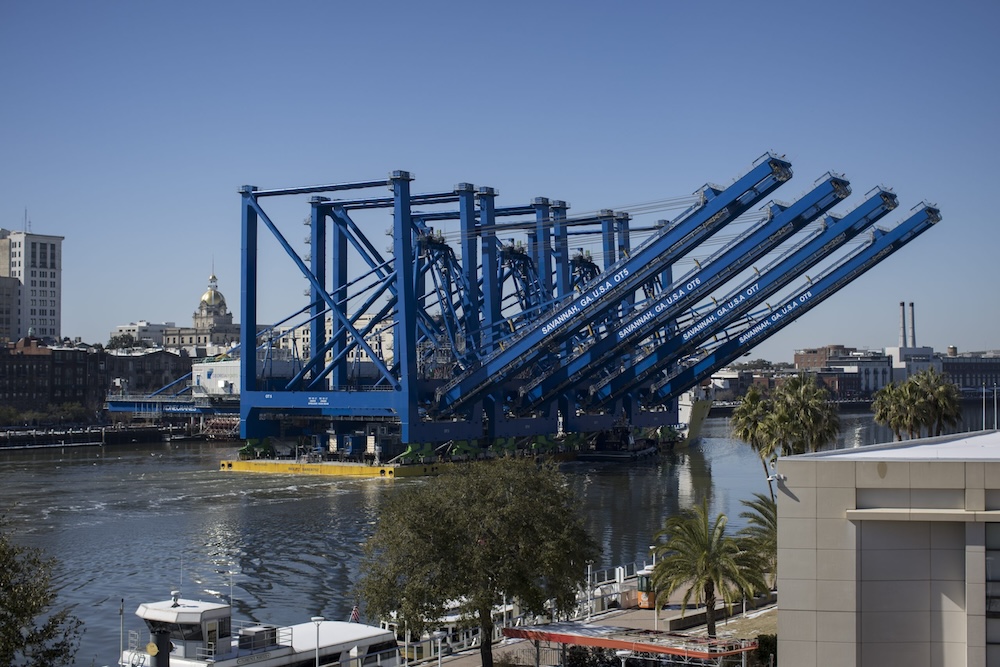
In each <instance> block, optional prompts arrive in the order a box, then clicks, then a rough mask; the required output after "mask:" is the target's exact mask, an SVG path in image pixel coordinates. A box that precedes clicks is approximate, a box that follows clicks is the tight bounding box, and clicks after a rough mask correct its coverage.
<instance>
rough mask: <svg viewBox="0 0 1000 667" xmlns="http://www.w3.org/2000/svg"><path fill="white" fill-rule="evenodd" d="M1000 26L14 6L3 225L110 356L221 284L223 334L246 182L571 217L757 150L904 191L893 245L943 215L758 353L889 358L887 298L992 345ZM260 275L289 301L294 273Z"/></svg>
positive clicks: (191, 6)
mask: <svg viewBox="0 0 1000 667" xmlns="http://www.w3.org/2000/svg"><path fill="white" fill-rule="evenodd" d="M997 25H1000V4H998V3H996V2H987V1H978V2H969V1H964V0H958V1H955V2H950V3H942V2H925V1H923V0H916V1H913V2H864V1H855V0H847V1H844V2H838V3H803V2H792V1H775V2H765V3H748V2H737V1H733V2H728V1H721V2H712V3H695V2H672V1H662V2H642V3H628V2H625V3H610V2H573V3H570V2H544V3H540V2H517V1H513V2H502V3H471V2H379V3H358V2H355V3H347V2H297V1H294V0H293V1H290V2H282V3H274V2H253V1H249V2H248V1H241V2H235V1H218V2H190V1H175V2H169V3H166V2H163V3H147V2H132V1H129V2H124V1H119V2H110V1H109V2H68V1H67V2H15V1H13V0H6V1H5V2H0V85H2V88H0V100H2V103H0V156H2V159H0V226H3V227H6V228H8V229H21V228H22V227H23V224H24V210H25V208H27V210H28V216H29V218H30V221H31V228H32V231H34V232H36V233H44V234H58V235H63V236H65V237H66V240H65V241H64V244H63V248H64V255H65V260H64V277H63V280H64V294H63V334H64V335H69V336H81V337H83V339H84V340H86V341H89V342H98V341H102V342H103V341H106V340H107V338H108V334H109V331H110V330H111V329H112V328H113V327H114V326H116V325H118V324H125V323H128V322H130V321H136V320H138V319H147V320H150V321H154V322H163V321H174V322H176V323H177V324H183V325H187V324H189V323H190V322H191V319H190V318H191V314H192V312H193V311H194V310H195V308H196V307H197V304H198V299H199V297H200V295H201V293H202V292H203V291H204V289H205V285H206V281H207V277H208V275H209V273H210V272H211V271H212V266H213V263H214V267H215V272H216V273H217V274H218V277H219V286H220V289H221V290H222V292H223V293H224V294H225V295H226V296H227V298H228V301H229V303H230V306H231V307H232V308H234V309H236V310H237V313H236V315H237V319H239V312H238V306H239V293H240V284H239V281H240V276H239V266H240V241H239V237H240V219H239V214H240V210H239V198H238V194H237V190H238V188H239V186H240V185H242V184H254V185H257V186H260V187H265V188H267V187H276V186H287V185H305V184H316V183H329V182H338V181H350V180H367V179H373V178H381V177H384V176H385V175H386V174H387V173H388V172H389V171H391V170H393V169H407V170H410V171H412V172H413V173H414V175H415V177H416V180H415V182H414V185H413V187H414V190H415V191H417V192H428V191H440V190H448V189H450V188H451V187H452V186H453V185H454V184H455V183H458V182H463V181H466V182H471V183H474V184H476V185H477V186H478V185H489V186H493V187H496V188H498V189H499V191H500V195H501V196H500V199H499V200H498V203H499V204H501V205H514V204H522V203H526V202H527V201H529V200H530V198H532V197H536V196H547V197H552V198H557V199H565V200H567V201H569V202H570V204H571V205H572V209H571V212H582V211H591V210H596V209H600V208H622V207H624V206H627V205H630V204H635V203H637V202H646V201H651V200H658V199H663V198H667V197H674V196H680V195H686V194H689V193H691V192H693V191H695V190H696V189H698V188H699V187H700V186H702V185H703V184H704V183H706V182H715V183H722V184H726V183H728V182H730V181H731V180H732V179H734V178H736V177H737V176H739V175H741V174H742V173H743V172H744V171H745V170H746V169H747V168H748V167H749V166H750V164H751V163H752V162H753V161H754V160H755V159H756V158H757V157H758V156H760V155H761V154H763V153H764V152H766V151H769V150H773V151H775V152H778V153H780V154H784V155H785V156H786V157H787V158H788V159H789V160H790V161H791V162H792V164H793V168H794V171H795V178H794V179H793V180H792V181H791V182H790V183H788V184H786V185H785V186H784V187H782V188H781V189H780V190H779V191H778V192H777V193H776V195H775V196H776V198H777V199H781V200H785V201H788V200H793V199H796V198H797V197H798V196H799V195H801V194H802V193H804V192H805V191H807V190H808V189H809V188H810V186H811V185H812V183H813V182H814V181H815V180H816V179H818V178H820V177H821V176H822V175H823V174H824V173H825V172H827V171H830V170H832V171H836V172H840V173H843V174H844V175H845V176H846V177H847V178H848V179H849V180H850V181H851V183H852V186H853V189H854V193H855V194H854V196H853V197H852V199H851V202H853V203H859V202H860V199H861V197H862V195H863V194H864V193H866V192H867V191H868V190H870V189H871V188H872V187H874V186H876V185H887V186H890V187H892V188H893V189H894V190H895V191H896V193H897V194H898V195H899V198H900V209H899V210H898V211H897V212H896V214H895V215H893V216H891V217H890V218H887V219H886V220H884V221H883V225H884V226H892V225H894V224H896V222H897V221H898V220H900V219H902V216H903V215H904V212H905V211H908V210H909V209H910V208H911V207H913V206H916V205H917V204H919V203H920V202H921V201H922V200H928V201H931V202H934V203H936V204H938V205H939V206H940V207H941V210H942V213H943V216H944V219H943V221H942V222H941V224H940V225H938V226H937V227H936V228H935V229H932V230H931V231H929V232H927V233H925V234H924V235H923V236H922V237H920V238H919V239H917V240H916V241H914V242H913V243H912V244H911V245H910V246H908V247H906V248H904V249H903V250H902V251H901V252H900V253H898V254H896V255H894V256H892V257H890V258H889V259H888V260H886V261H885V262H883V263H882V264H881V265H880V266H878V267H877V268H876V269H874V270H873V271H871V272H869V273H868V274H866V275H865V276H863V277H862V278H861V279H859V280H858V281H856V282H855V283H854V284H852V285H851V286H850V287H848V288H846V289H844V290H842V291H841V292H840V293H839V294H838V295H836V296H834V297H833V298H831V299H829V300H828V301H826V302H825V303H824V304H822V305H821V306H820V307H819V308H817V309H816V310H814V311H813V312H810V313H808V314H806V315H805V316H803V317H802V318H801V319H800V320H799V321H798V322H797V323H795V324H793V325H792V326H790V327H788V328H787V329H786V330H785V331H783V332H782V333H781V334H778V335H777V336H775V337H773V338H772V339H770V340H769V341H767V342H766V343H764V344H762V345H761V346H759V347H758V348H757V349H756V350H755V351H754V352H753V354H752V356H754V357H757V356H762V357H765V358H769V359H772V360H790V359H791V354H792V350H793V349H794V348H796V347H812V346H819V345H825V344H829V343H842V344H846V345H853V346H859V347H872V348H878V347H882V346H885V345H895V344H896V342H897V339H898V330H899V315H898V303H899V302H900V301H907V302H909V301H913V302H915V304H916V312H917V342H918V343H919V344H922V345H932V346H934V347H936V348H938V349H943V348H944V347H945V346H947V345H957V346H958V347H959V349H960V350H969V349H993V348H1000V333H998V332H1000V308H998V307H997V298H996V296H995V291H996V285H997V272H998V270H997V263H996V261H995V257H996V254H997V250H998V243H997V242H998V239H1000V231H998V220H997V218H998V215H997V211H996V206H997V205H996V198H995V196H994V195H995V193H996V192H997V189H998V188H997V185H998V179H1000V169H998V167H997V165H998V158H1000V130H998V126H997V121H998V118H1000V76H998V74H997V67H998V65H1000V40H998V39H997V38H996V34H995V30H996V27H997ZM849 204H850V202H849ZM849 208H851V206H850V205H848V206H844V207H842V208H840V209H838V210H840V211H841V212H846V210H849ZM306 213H307V210H306V207H305V206H302V207H300V208H297V209H295V214H294V215H292V218H294V219H295V220H296V221H300V220H301V219H302V217H304V216H305V215H306ZM305 233H306V228H305V227H295V228H292V229H291V231H290V232H289V238H290V239H291V240H293V241H295V242H299V241H301V239H300V238H299V237H300V236H304V235H305ZM373 236H374V237H376V238H377V237H378V236H379V232H378V231H373ZM274 274H275V279H274V285H275V287H276V288H278V287H281V289H284V290H285V292H284V293H285V294H286V295H287V294H292V295H293V296H294V299H299V298H300V295H301V290H302V289H303V288H304V287H305V282H304V281H303V280H302V278H300V277H296V276H295V269H294V268H293V267H291V266H290V265H287V264H284V265H282V267H281V268H280V269H278V268H275V271H274ZM286 281H287V284H286ZM263 314H264V315H265V316H266V315H267V313H263Z"/></svg>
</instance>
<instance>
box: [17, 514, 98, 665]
mask: <svg viewBox="0 0 1000 667" xmlns="http://www.w3.org/2000/svg"><path fill="white" fill-rule="evenodd" d="M8 528H9V524H8V522H7V521H6V519H3V518H2V517H0V563H2V564H3V565H2V567H0V665H9V666H10V667H59V666H60V665H71V664H73V658H74V656H75V655H76V652H77V650H78V649H79V647H80V636H81V635H82V633H83V631H82V630H81V629H80V627H81V625H82V624H83V623H82V621H80V620H79V619H78V618H76V617H75V616H73V615H72V614H70V610H69V608H61V609H57V608H56V607H55V600H56V589H55V587H54V585H53V582H52V571H53V569H54V567H55V562H54V561H53V560H51V559H46V558H43V557H42V554H41V552H40V551H39V550H37V549H32V548H30V547H24V546H20V545H17V544H14V543H13V542H12V541H11V539H10V535H9V534H8Z"/></svg>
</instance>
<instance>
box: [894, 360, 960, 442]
mask: <svg viewBox="0 0 1000 667" xmlns="http://www.w3.org/2000/svg"><path fill="white" fill-rule="evenodd" d="M909 382H912V383H913V384H914V385H915V386H916V387H918V388H919V392H920V397H921V399H922V401H923V408H924V414H923V415H922V416H923V426H926V427H927V435H941V432H942V431H943V430H944V427H945V426H954V425H955V424H957V423H959V421H961V418H962V409H961V404H960V397H959V393H958V387H956V386H955V385H954V384H952V383H951V382H948V381H946V380H945V379H944V376H943V375H941V374H940V373H938V372H937V371H936V370H934V369H933V368H928V369H927V370H924V371H921V372H920V373H917V374H916V375H914V376H912V377H911V378H910V379H909V380H907V383H909Z"/></svg>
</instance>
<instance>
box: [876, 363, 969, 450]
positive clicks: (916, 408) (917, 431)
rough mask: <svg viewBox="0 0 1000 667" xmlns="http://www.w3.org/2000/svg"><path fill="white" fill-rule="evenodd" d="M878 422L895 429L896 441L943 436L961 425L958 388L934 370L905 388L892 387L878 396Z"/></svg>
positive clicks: (908, 381) (877, 394)
mask: <svg viewBox="0 0 1000 667" xmlns="http://www.w3.org/2000/svg"><path fill="white" fill-rule="evenodd" d="M872 412H874V413H875V421H876V422H878V423H880V424H886V425H888V426H889V428H891V429H892V432H893V434H895V436H896V439H897V440H902V439H903V435H902V434H903V432H906V434H907V436H908V437H910V438H918V437H920V436H921V435H923V434H924V430H925V429H926V434H927V435H928V436H930V435H941V433H942V432H943V431H944V429H945V427H947V426H954V425H956V424H958V423H959V422H960V421H961V417H962V410H961V402H960V396H959V392H958V387H956V386H955V385H954V384H953V383H951V382H948V381H946V380H945V379H944V376H943V375H941V374H940V373H938V372H937V371H936V370H934V369H932V368H928V369H927V370H924V371H921V372H919V373H916V374H915V375H912V376H910V378H909V379H907V380H906V382H904V383H902V384H895V383H889V384H887V385H886V386H884V387H882V388H881V389H879V390H878V391H877V392H875V400H874V401H873V402H872Z"/></svg>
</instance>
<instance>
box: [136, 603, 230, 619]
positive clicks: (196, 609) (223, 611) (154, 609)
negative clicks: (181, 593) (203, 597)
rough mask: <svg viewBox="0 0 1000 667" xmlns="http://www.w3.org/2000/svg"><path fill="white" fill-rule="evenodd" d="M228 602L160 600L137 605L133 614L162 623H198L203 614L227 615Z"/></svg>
mask: <svg viewBox="0 0 1000 667" xmlns="http://www.w3.org/2000/svg"><path fill="white" fill-rule="evenodd" d="M229 609H230V607H229V605H228V604H222V603H219V602H201V601H200V600H198V601H196V600H182V599H179V598H178V599H177V600H176V601H174V600H164V601H162V602H146V603H143V604H141V605H139V608H138V609H136V610H135V615H136V616H138V617H139V618H141V619H143V620H147V621H161V622H163V623H184V624H190V623H200V622H201V618H202V616H203V615H205V614H208V618H218V617H220V616H229V613H230V611H229Z"/></svg>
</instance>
